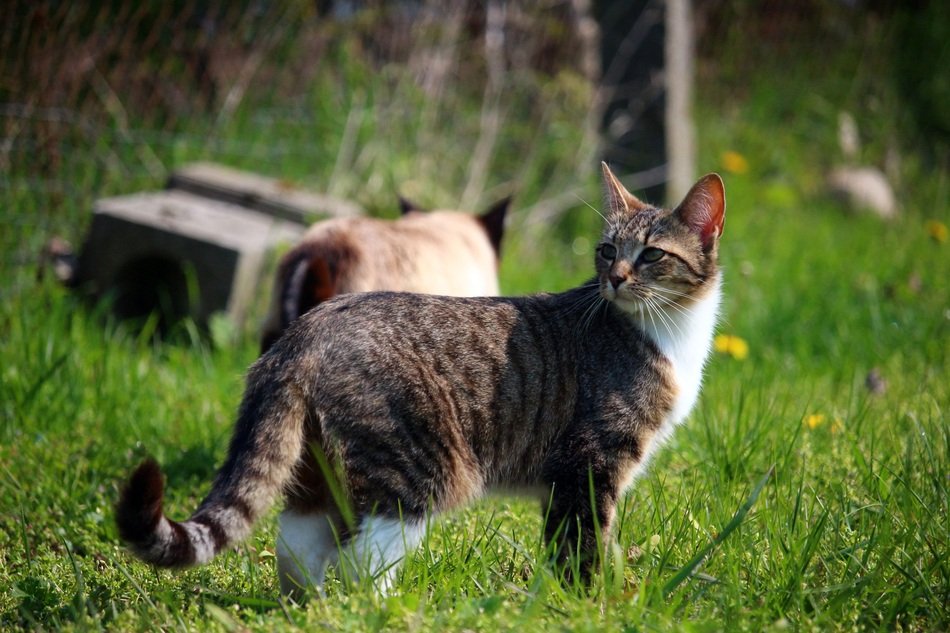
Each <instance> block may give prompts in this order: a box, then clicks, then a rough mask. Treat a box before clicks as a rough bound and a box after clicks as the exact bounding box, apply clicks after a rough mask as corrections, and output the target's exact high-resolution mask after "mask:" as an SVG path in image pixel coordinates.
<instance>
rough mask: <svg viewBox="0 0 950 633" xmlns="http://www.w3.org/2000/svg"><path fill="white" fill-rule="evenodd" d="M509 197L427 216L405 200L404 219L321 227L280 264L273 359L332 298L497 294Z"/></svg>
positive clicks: (266, 334) (267, 331)
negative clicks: (477, 211)
mask: <svg viewBox="0 0 950 633" xmlns="http://www.w3.org/2000/svg"><path fill="white" fill-rule="evenodd" d="M510 202H511V198H504V199H503V200H501V201H499V202H497V203H496V204H495V205H493V206H492V207H491V208H489V209H488V210H487V211H485V212H484V213H482V214H481V215H473V214H470V213H464V212H461V211H447V210H436V211H428V212H426V211H423V210H422V209H420V208H419V207H418V206H416V205H415V204H413V203H412V202H409V201H408V200H406V199H405V198H401V197H400V199H399V207H400V211H401V212H402V215H401V217H399V218H398V219H396V220H381V219H377V218H338V219H333V220H325V221H323V222H318V223H316V224H314V225H313V226H312V227H310V229H309V230H308V231H307V233H306V234H305V235H304V237H303V239H302V240H301V242H300V244H298V245H297V246H296V247H294V248H293V249H292V250H291V251H290V252H288V253H287V254H286V255H284V257H283V258H282V259H281V261H280V264H279V266H278V269H277V278H276V280H275V283H274V293H273V300H272V304H271V308H270V312H269V314H268V317H267V320H266V321H265V324H264V328H263V332H262V335H261V352H262V353H263V352H266V351H267V350H268V349H269V348H270V347H271V345H273V344H274V342H275V341H277V339H278V338H280V336H281V334H282V333H283V332H284V330H286V329H287V326H289V325H290V324H291V323H292V322H293V321H294V320H295V319H297V318H298V317H299V316H300V315H302V314H304V313H305V312H307V311H308V310H310V309H311V308H313V307H314V306H316V305H318V304H320V303H322V302H323V301H326V300H327V299H329V298H330V297H333V296H336V295H341V294H346V293H350V292H369V291H372V290H393V291H397V292H420V293H426V294H435V295H453V296H473V297H474V296H494V295H497V294H498V261H499V257H500V253H501V250H500V249H501V239H502V234H503V233H504V225H505V215H506V213H507V211H508V206H509V203H510Z"/></svg>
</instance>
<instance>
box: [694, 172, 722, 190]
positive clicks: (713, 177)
mask: <svg viewBox="0 0 950 633" xmlns="http://www.w3.org/2000/svg"><path fill="white" fill-rule="evenodd" d="M699 182H702V183H715V184H717V185H719V188H720V189H722V190H723V191H725V189H726V185H725V183H724V182H723V181H722V176H720V175H719V174H718V173H716V172H714V171H711V172H709V173H708V174H706V175H705V176H703V177H702V178H700V179H699Z"/></svg>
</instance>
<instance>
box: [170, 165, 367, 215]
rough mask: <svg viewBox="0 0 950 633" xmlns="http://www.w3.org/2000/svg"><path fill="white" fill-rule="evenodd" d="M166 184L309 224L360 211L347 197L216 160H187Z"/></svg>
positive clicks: (361, 212)
mask: <svg viewBox="0 0 950 633" xmlns="http://www.w3.org/2000/svg"><path fill="white" fill-rule="evenodd" d="M168 188H169V189H181V190H183V191H190V192H192V193H195V194H198V195H201V196H204V197H206V198H211V199H214V200H221V201H223V202H231V203H233V204H237V205H240V206H242V207H246V208H248V209H254V210H256V211H260V212H262V213H266V214H267V215H271V216H274V217H277V218H281V219H284V220H288V221H291V222H298V223H300V224H310V223H312V222H313V221H314V220H315V219H318V218H323V217H327V216H332V217H349V216H357V215H362V214H363V209H362V208H361V207H360V206H359V205H357V204H355V203H353V202H350V201H348V200H343V199H341V198H337V197H335V196H331V195H329V194H325V193H317V192H315V191H309V190H306V189H302V188H300V187H299V186H297V185H295V184H293V183H292V182H289V181H286V180H281V179H278V178H270V177H268V176H262V175H260V174H255V173H252V172H247V171H241V170H239V169H233V168H231V167H225V166H224V165H218V164H216V163H190V164H188V165H184V166H182V167H180V168H178V169H176V170H175V171H174V172H173V173H172V175H171V177H170V178H169V179H168Z"/></svg>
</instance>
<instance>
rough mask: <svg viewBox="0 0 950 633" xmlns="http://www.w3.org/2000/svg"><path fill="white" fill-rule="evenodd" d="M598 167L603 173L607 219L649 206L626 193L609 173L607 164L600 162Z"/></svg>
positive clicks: (616, 179)
mask: <svg viewBox="0 0 950 633" xmlns="http://www.w3.org/2000/svg"><path fill="white" fill-rule="evenodd" d="M600 167H601V170H602V171H603V173H604V203H605V204H606V206H607V212H608V217H609V215H614V214H617V213H629V212H636V211H640V210H642V209H646V208H648V207H649V206H650V205H648V204H645V203H643V202H640V200H639V198H637V197H636V196H635V195H633V194H632V193H630V192H629V191H627V188H626V187H624V186H623V183H621V182H620V180H619V179H618V178H617V177H616V176H614V173H613V172H612V171H610V167H608V166H607V163H605V162H603V161H601V163H600Z"/></svg>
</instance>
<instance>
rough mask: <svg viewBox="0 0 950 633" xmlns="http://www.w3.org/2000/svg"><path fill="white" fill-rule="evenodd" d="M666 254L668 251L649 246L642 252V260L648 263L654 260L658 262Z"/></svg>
mask: <svg viewBox="0 0 950 633" xmlns="http://www.w3.org/2000/svg"><path fill="white" fill-rule="evenodd" d="M664 255H666V251H664V250H662V249H659V248H653V247H652V246H648V247H647V248H645V249H643V251H642V252H641V253H640V261H642V262H644V263H646V264H652V263H653V262H658V261H660V260H661V259H663V256H664Z"/></svg>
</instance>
